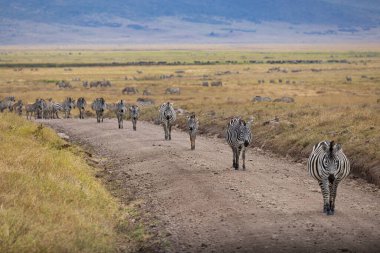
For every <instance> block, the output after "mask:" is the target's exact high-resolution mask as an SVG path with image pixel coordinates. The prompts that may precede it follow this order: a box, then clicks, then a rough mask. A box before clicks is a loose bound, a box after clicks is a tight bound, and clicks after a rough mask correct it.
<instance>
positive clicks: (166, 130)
mask: <svg viewBox="0 0 380 253" xmlns="http://www.w3.org/2000/svg"><path fill="white" fill-rule="evenodd" d="M163 127H164V132H165V140H167V139H168V129H167V125H166V123H165V124H163Z"/></svg>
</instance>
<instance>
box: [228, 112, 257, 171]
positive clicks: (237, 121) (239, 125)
mask: <svg viewBox="0 0 380 253" xmlns="http://www.w3.org/2000/svg"><path fill="white" fill-rule="evenodd" d="M252 121H253V120H250V121H248V122H245V121H244V120H242V119H241V118H238V117H235V118H232V119H231V120H230V122H229V123H228V125H227V133H226V141H227V143H228V144H229V145H230V147H231V149H232V153H233V159H232V166H233V167H234V168H235V170H238V169H239V157H240V152H242V158H243V170H245V149H246V148H247V147H248V146H249V144H251V141H252V132H251V125H252Z"/></svg>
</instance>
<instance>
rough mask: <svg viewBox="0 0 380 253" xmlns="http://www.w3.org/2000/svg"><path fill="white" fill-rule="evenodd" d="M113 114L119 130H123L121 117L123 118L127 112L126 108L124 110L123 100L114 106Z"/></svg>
mask: <svg viewBox="0 0 380 253" xmlns="http://www.w3.org/2000/svg"><path fill="white" fill-rule="evenodd" d="M115 112H116V117H117V122H118V125H119V129H121V128H124V125H123V117H124V115H125V113H126V112H127V108H126V106H125V104H124V101H123V100H120V102H118V103H117V104H116V111H115Z"/></svg>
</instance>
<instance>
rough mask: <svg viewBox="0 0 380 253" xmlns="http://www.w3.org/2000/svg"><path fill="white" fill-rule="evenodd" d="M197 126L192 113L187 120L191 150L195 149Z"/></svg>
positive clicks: (196, 119) (196, 120) (195, 118)
mask: <svg viewBox="0 0 380 253" xmlns="http://www.w3.org/2000/svg"><path fill="white" fill-rule="evenodd" d="M198 126H199V121H198V118H197V117H196V116H195V114H194V113H193V114H191V115H190V116H189V117H188V118H187V131H188V132H189V135H190V143H191V149H192V150H194V149H195V138H196V137H197V132H198Z"/></svg>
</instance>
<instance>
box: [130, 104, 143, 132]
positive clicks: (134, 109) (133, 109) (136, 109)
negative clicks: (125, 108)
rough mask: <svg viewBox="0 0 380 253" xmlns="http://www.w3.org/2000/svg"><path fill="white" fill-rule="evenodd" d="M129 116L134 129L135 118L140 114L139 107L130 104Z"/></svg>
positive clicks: (134, 129)
mask: <svg viewBox="0 0 380 253" xmlns="http://www.w3.org/2000/svg"><path fill="white" fill-rule="evenodd" d="M129 116H130V117H131V120H132V125H133V131H136V125H137V120H138V119H139V116H140V109H139V107H138V106H137V105H132V106H131V107H129Z"/></svg>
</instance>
